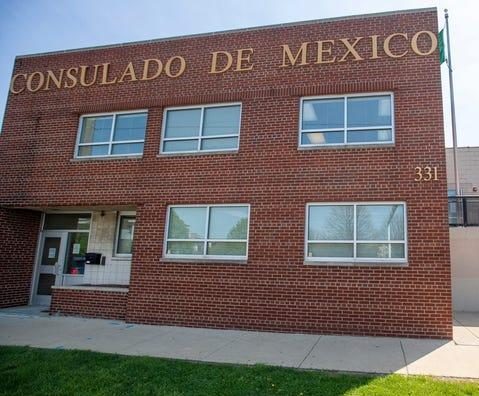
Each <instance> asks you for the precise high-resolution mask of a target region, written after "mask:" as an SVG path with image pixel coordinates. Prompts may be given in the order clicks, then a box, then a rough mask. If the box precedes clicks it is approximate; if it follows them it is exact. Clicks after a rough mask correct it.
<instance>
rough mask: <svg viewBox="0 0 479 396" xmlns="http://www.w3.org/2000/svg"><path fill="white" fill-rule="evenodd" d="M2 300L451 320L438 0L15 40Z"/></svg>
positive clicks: (159, 316)
mask: <svg viewBox="0 0 479 396" xmlns="http://www.w3.org/2000/svg"><path fill="white" fill-rule="evenodd" d="M0 174H1V181H0V183H1V184H0V208H1V209H0V224H1V227H0V253H1V257H2V259H1V261H2V263H1V266H0V268H1V269H0V305H1V306H13V305H22V304H44V305H45V306H48V307H49V309H50V311H51V312H52V313H58V312H59V313H63V314H71V315H83V316H89V317H101V318H115V319H123V320H126V321H129V322H136V323H150V324H168V325H181V326H198V327H216V328H238V329H258V330H272V331H287V332H316V333H336V334H361V335H384V336H414V337H436V338H451V336H452V318H451V317H452V314H451V275H450V272H451V269H450V258H449V230H448V215H447V197H446V189H447V186H446V166H445V153H444V132H443V114H442V93H441V80H440V63H439V55H438V49H437V13H436V10H435V9H419V10H411V11H397V12H391V13H383V14H372V15H363V16H353V17H344V18H334V19H325V20H316V21H307V22H299V23H293V24H284V25H276V26H266V27H258V28H249V29H241V30H235V31H227V32H216V33H212V34H201V35H194V36H185V37H176V38H167V39H159V40H151V41H146V42H138V43H126V44H120V45H111V46H104V47H95V48H86V49H80V50H68V51H59V52H54V53H46V54H35V55H26V56H19V57H17V58H16V60H15V65H14V70H13V74H12V80H11V86H10V93H9V97H8V104H7V111H6V115H5V119H4V124H3V130H2V133H1V134H0Z"/></svg>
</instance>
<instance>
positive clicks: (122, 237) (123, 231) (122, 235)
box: [115, 214, 136, 256]
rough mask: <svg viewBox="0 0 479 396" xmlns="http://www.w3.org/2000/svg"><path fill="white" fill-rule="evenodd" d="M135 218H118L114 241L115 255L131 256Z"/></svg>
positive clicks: (122, 216)
mask: <svg viewBox="0 0 479 396" xmlns="http://www.w3.org/2000/svg"><path fill="white" fill-rule="evenodd" d="M135 222H136V217H135V216H134V215H122V214H120V217H119V218H118V232H117V239H116V250H115V255H117V256H131V247H132V245H133V235H134V233H135Z"/></svg>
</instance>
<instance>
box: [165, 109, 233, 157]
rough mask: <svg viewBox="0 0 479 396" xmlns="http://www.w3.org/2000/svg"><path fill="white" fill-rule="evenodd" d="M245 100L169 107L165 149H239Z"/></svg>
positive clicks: (191, 151)
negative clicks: (242, 101) (235, 102)
mask: <svg viewBox="0 0 479 396" xmlns="http://www.w3.org/2000/svg"><path fill="white" fill-rule="evenodd" d="M240 118H241V104H239V103H238V104H227V105H226V104H221V105H209V106H195V107H180V108H169V109H167V110H166V111H165V115H164V122H163V140H162V143H161V152H162V153H196V152H211V151H231V150H237V149H238V145H239V132H240Z"/></svg>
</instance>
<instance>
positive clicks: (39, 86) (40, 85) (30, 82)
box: [27, 71, 45, 92]
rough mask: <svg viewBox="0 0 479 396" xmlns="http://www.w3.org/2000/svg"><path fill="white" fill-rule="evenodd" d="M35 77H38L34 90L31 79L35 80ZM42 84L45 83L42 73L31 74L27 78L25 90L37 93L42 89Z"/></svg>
mask: <svg viewBox="0 0 479 396" xmlns="http://www.w3.org/2000/svg"><path fill="white" fill-rule="evenodd" d="M35 76H38V85H37V86H36V87H35V88H33V86H32V84H33V79H34V78H35ZM44 82H45V76H44V75H43V73H41V72H38V71H37V72H33V73H32V74H30V75H29V76H28V79H27V89H28V90H29V91H30V92H37V91H39V90H40V89H41V88H42V86H43V83H44Z"/></svg>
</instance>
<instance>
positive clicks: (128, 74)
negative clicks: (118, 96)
mask: <svg viewBox="0 0 479 396" xmlns="http://www.w3.org/2000/svg"><path fill="white" fill-rule="evenodd" d="M125 77H130V79H129V80H128V81H136V80H137V78H136V75H135V68H134V67H133V62H130V63H128V65H127V66H126V69H125V71H124V72H123V74H122V76H121V77H120V79H119V80H118V82H119V83H122V82H123V80H124V79H125Z"/></svg>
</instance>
